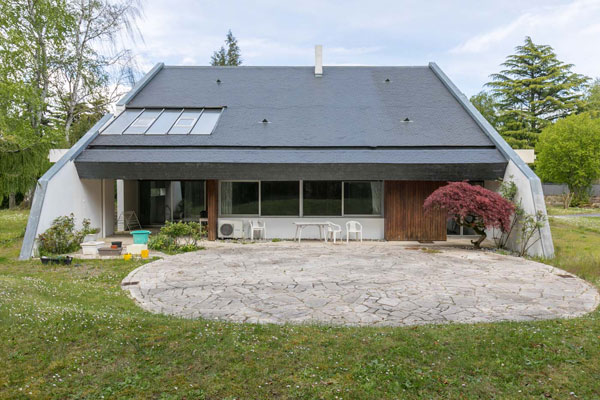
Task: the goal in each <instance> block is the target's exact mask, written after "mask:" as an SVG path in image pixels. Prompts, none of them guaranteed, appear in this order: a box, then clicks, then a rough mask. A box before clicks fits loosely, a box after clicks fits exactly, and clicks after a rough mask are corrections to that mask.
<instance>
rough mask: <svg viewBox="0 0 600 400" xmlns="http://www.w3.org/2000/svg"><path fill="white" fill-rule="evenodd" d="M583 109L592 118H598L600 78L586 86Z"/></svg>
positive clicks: (599, 114) (599, 113) (599, 116)
mask: <svg viewBox="0 0 600 400" xmlns="http://www.w3.org/2000/svg"><path fill="white" fill-rule="evenodd" d="M585 110H586V111H588V112H589V113H590V115H591V116H592V117H594V118H600V78H596V79H595V80H594V82H593V83H592V84H591V85H590V86H589V87H588V90H587V93H586V96H585Z"/></svg>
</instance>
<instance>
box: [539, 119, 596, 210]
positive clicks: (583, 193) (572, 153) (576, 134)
mask: <svg viewBox="0 0 600 400" xmlns="http://www.w3.org/2000/svg"><path fill="white" fill-rule="evenodd" d="M536 152H537V162H536V171H537V173H538V175H539V176H540V178H541V179H542V180H543V181H544V182H552V183H564V184H567V186H568V187H569V191H570V194H571V196H572V197H573V198H578V199H579V201H578V203H579V204H581V201H582V200H583V199H585V198H586V197H587V193H588V190H589V188H590V186H591V185H592V183H593V182H594V181H595V180H596V179H598V178H600V119H598V118H591V116H590V115H589V114H588V113H583V114H579V115H572V116H569V117H567V118H564V119H562V120H560V121H558V122H556V123H555V124H552V125H550V126H548V127H547V128H546V129H544V131H543V132H542V134H541V135H540V140H539V142H538V144H537V146H536ZM571 201H572V199H570V200H567V201H565V207H566V206H568V205H569V204H570V203H571Z"/></svg>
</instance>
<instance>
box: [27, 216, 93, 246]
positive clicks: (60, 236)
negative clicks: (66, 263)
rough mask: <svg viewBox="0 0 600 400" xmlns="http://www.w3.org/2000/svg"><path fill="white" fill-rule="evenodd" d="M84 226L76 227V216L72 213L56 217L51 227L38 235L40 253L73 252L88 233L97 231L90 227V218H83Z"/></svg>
mask: <svg viewBox="0 0 600 400" xmlns="http://www.w3.org/2000/svg"><path fill="white" fill-rule="evenodd" d="M82 225H83V228H82V229H81V230H79V231H78V230H76V229H75V216H74V215H73V214H70V215H69V216H68V217H67V216H62V217H58V218H56V219H55V220H54V221H52V225H51V226H50V228H48V229H47V230H46V232H44V233H42V234H40V235H39V236H38V240H39V247H38V249H39V252H40V255H45V254H65V253H72V252H74V251H77V250H78V249H79V245H80V244H81V242H82V241H83V238H84V237H85V235H87V234H88V233H91V232H93V231H97V230H96V229H92V228H90V220H89V219H87V218H86V219H84V220H83V223H82Z"/></svg>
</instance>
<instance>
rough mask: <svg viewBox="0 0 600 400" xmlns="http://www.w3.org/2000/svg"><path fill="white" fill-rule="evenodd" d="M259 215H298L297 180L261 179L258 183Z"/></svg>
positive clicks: (298, 189)
mask: <svg viewBox="0 0 600 400" xmlns="http://www.w3.org/2000/svg"><path fill="white" fill-rule="evenodd" d="M260 213H261V215H281V216H285V215H296V216H297V215H300V184H299V182H298V181H284V182H281V181H262V182H261V183H260Z"/></svg>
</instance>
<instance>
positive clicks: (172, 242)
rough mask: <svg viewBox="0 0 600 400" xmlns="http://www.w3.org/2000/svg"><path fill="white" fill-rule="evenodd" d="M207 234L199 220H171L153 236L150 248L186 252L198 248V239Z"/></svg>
mask: <svg viewBox="0 0 600 400" xmlns="http://www.w3.org/2000/svg"><path fill="white" fill-rule="evenodd" d="M205 235H206V229H204V228H203V227H202V225H200V223H198V222H170V221H167V223H166V224H165V226H163V227H162V228H160V232H159V233H158V234H157V235H154V236H151V237H150V240H149V241H148V248H150V249H152V250H158V251H164V252H168V253H184V252H188V251H194V250H198V249H199V247H198V240H200V239H201V238H202V237H203V236H205Z"/></svg>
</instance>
